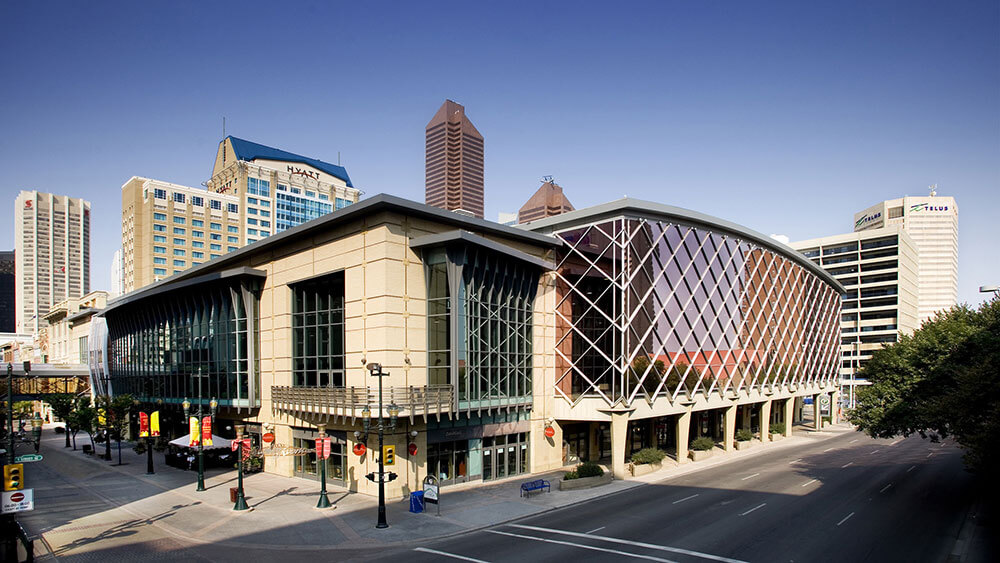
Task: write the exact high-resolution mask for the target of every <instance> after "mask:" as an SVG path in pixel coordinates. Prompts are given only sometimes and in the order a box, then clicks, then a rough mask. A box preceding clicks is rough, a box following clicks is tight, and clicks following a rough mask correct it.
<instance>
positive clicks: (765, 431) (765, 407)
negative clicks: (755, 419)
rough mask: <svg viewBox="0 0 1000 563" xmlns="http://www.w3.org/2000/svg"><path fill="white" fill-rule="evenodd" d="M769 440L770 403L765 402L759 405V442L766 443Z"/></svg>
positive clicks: (768, 401)
mask: <svg viewBox="0 0 1000 563" xmlns="http://www.w3.org/2000/svg"><path fill="white" fill-rule="evenodd" d="M770 439H771V401H770V400H767V401H764V402H763V403H761V404H760V441H761V442H767V441H768V440H770Z"/></svg>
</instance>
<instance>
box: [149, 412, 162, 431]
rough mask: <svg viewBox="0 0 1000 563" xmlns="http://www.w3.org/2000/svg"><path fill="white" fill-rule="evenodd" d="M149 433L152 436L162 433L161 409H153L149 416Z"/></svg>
mask: <svg viewBox="0 0 1000 563" xmlns="http://www.w3.org/2000/svg"><path fill="white" fill-rule="evenodd" d="M149 433H150V435H152V436H159V435H160V411H153V414H152V415H150V417H149Z"/></svg>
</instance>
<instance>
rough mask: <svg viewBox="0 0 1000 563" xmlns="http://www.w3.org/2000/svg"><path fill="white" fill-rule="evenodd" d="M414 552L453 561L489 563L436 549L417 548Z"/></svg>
mask: <svg viewBox="0 0 1000 563" xmlns="http://www.w3.org/2000/svg"><path fill="white" fill-rule="evenodd" d="M413 551H420V552H423V553H432V554H434V555H440V556H442V557H451V558H452V559H461V560H462V561H472V563H489V562H488V561H483V560H482V559H473V558H471V557H466V556H464V555H458V554H455V553H448V552H447V551H438V550H436V549H430V548H429V547H415V548H413Z"/></svg>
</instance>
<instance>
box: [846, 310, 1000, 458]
mask: <svg viewBox="0 0 1000 563" xmlns="http://www.w3.org/2000/svg"><path fill="white" fill-rule="evenodd" d="M998 367H1000V297H996V298H993V299H992V300H990V301H987V302H985V303H983V304H982V305H981V306H980V307H979V308H978V309H976V310H973V309H970V308H969V307H968V306H966V305H961V306H958V307H954V308H952V309H951V310H949V311H947V312H943V313H939V314H938V316H937V317H935V318H934V319H932V320H929V321H927V322H925V323H924V324H923V326H921V327H920V329H919V330H917V331H916V332H914V333H913V334H912V335H909V336H902V337H901V338H900V341H899V342H897V343H895V344H891V345H889V346H886V347H884V348H882V349H881V350H878V351H877V352H875V353H874V354H873V355H872V358H871V360H869V362H868V363H867V364H865V365H864V366H863V367H862V368H861V370H860V371H859V372H858V375H859V376H861V377H865V378H867V379H868V380H869V381H870V382H871V385H869V386H866V387H862V388H861V389H860V390H859V391H858V406H857V408H856V409H854V410H853V411H852V412H850V413H848V420H850V421H851V422H852V423H853V424H855V425H856V426H857V427H858V429H859V430H862V431H864V432H866V433H867V434H869V435H870V436H873V437H876V438H890V437H893V436H898V435H903V436H909V435H911V434H914V433H917V434H920V435H921V436H922V437H927V436H928V435H930V437H931V439H932V440H936V439H937V438H938V437H939V436H940V437H948V436H953V437H954V438H955V440H956V441H957V442H958V443H959V444H960V445H961V446H962V447H963V448H965V451H966V453H965V462H966V466H967V467H968V468H969V469H970V470H973V471H976V472H980V473H982V474H984V475H990V474H994V475H995V474H996V472H997V471H1000V378H998V377H997V369H998Z"/></svg>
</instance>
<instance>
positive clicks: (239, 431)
mask: <svg viewBox="0 0 1000 563" xmlns="http://www.w3.org/2000/svg"><path fill="white" fill-rule="evenodd" d="M235 429H236V443H237V445H238V448H237V449H236V451H237V459H239V462H238V463H239V473H238V475H239V480H238V481H237V485H236V504H234V505H233V510H247V509H248V508H250V507H249V506H247V499H246V497H245V496H243V447H244V443H243V431H244V430H245V429H246V426H245V425H243V424H237V425H236V426H235Z"/></svg>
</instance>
